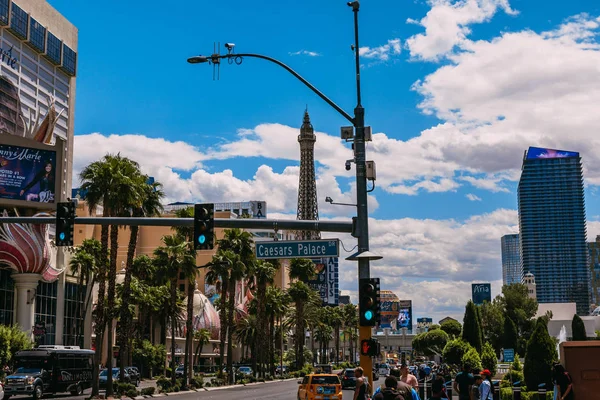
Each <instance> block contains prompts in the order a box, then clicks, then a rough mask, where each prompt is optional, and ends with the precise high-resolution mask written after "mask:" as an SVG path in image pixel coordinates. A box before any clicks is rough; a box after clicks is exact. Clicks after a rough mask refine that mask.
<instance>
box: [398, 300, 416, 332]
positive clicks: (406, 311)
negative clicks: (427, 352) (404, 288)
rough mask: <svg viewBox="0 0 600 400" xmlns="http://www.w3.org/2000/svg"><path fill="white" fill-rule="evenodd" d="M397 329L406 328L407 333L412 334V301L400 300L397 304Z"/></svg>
mask: <svg viewBox="0 0 600 400" xmlns="http://www.w3.org/2000/svg"><path fill="white" fill-rule="evenodd" d="M397 321H398V329H399V330H400V329H403V328H406V329H407V330H408V333H412V327H413V315H412V300H400V301H399V302H398V320H397Z"/></svg>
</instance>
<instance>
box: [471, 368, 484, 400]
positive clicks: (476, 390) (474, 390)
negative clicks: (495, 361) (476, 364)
mask: <svg viewBox="0 0 600 400" xmlns="http://www.w3.org/2000/svg"><path fill="white" fill-rule="evenodd" d="M473 378H475V384H474V385H473V387H472V388H471V393H472V397H471V398H472V399H473V400H479V398H480V397H481V393H480V392H479V386H481V382H482V381H483V378H482V377H481V375H479V374H477V375H475V376H474V377H473Z"/></svg>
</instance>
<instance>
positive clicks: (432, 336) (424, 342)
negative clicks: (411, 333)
mask: <svg viewBox="0 0 600 400" xmlns="http://www.w3.org/2000/svg"><path fill="white" fill-rule="evenodd" d="M448 340H449V337H448V334H447V333H446V332H445V331H443V330H441V329H434V330H432V331H428V332H424V333H421V334H419V335H417V336H416V337H415V338H414V339H413V343H412V346H413V348H414V349H415V350H416V351H417V352H419V353H421V354H424V355H426V356H428V357H429V356H433V355H436V354H437V355H441V354H442V352H443V351H444V348H445V347H446V344H447V343H448Z"/></svg>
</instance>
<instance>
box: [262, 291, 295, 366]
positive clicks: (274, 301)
mask: <svg viewBox="0 0 600 400" xmlns="http://www.w3.org/2000/svg"><path fill="white" fill-rule="evenodd" d="M266 301H267V315H268V317H269V325H270V328H269V330H270V331H271V332H272V333H271V334H270V338H271V339H272V340H270V341H269V347H270V350H269V353H271V356H269V360H270V361H273V360H274V358H275V356H274V353H275V348H276V347H277V346H276V345H275V343H276V342H277V343H278V346H279V354H280V364H283V335H284V330H285V329H284V324H283V318H284V317H285V315H286V312H287V310H288V309H289V303H290V298H289V296H288V295H287V293H286V292H285V291H283V290H282V289H280V288H278V287H276V286H269V287H267V293H266ZM276 324H277V325H278V330H277V331H278V335H275V333H276V331H275V325H276ZM278 339H279V340H278ZM271 375H275V365H274V363H273V365H271Z"/></svg>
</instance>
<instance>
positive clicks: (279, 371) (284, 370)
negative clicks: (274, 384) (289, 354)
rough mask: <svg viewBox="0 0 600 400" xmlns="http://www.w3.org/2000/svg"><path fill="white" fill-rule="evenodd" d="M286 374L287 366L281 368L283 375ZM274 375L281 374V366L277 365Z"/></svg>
mask: <svg viewBox="0 0 600 400" xmlns="http://www.w3.org/2000/svg"><path fill="white" fill-rule="evenodd" d="M287 373H288V367H287V365H284V366H283V374H287ZM275 375H282V374H281V365H279V366H278V367H277V368H276V369H275Z"/></svg>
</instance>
